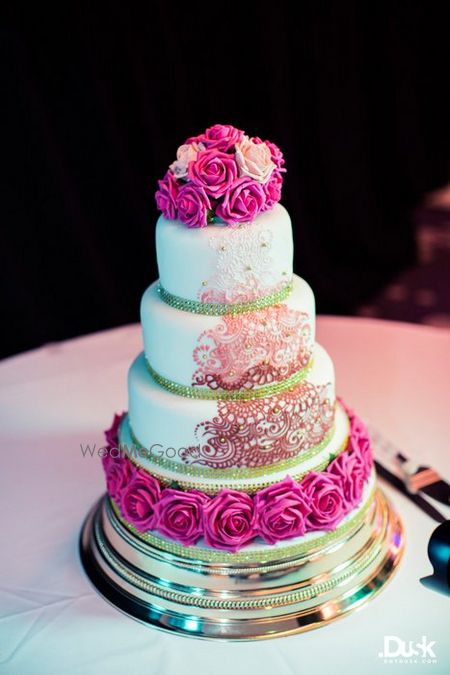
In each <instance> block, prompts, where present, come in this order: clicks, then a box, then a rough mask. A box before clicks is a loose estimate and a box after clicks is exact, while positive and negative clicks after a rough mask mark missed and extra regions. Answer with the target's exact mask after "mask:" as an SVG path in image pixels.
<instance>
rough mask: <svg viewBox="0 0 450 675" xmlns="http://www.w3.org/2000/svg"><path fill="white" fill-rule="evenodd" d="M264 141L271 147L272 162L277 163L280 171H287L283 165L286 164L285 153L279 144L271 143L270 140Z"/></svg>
mask: <svg viewBox="0 0 450 675" xmlns="http://www.w3.org/2000/svg"><path fill="white" fill-rule="evenodd" d="M264 143H265V144H266V145H267V147H268V148H269V150H270V155H271V157H272V162H273V163H274V164H275V166H276V167H277V169H279V170H280V171H286V169H283V166H284V165H285V161H284V157H283V153H282V152H281V150H280V148H279V147H278V145H275V143H271V142H270V141H264Z"/></svg>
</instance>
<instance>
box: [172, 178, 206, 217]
mask: <svg viewBox="0 0 450 675" xmlns="http://www.w3.org/2000/svg"><path fill="white" fill-rule="evenodd" d="M177 207H178V217H179V218H180V220H181V221H183V223H185V224H186V225H187V226H188V227H206V225H207V224H208V211H209V210H210V209H211V202H210V201H209V197H208V195H207V194H206V192H205V190H204V189H203V188H202V187H200V185H192V184H191V183H187V184H186V185H183V187H182V188H180V191H179V192H178V197H177Z"/></svg>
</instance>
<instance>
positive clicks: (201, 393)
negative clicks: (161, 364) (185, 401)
mask: <svg viewBox="0 0 450 675" xmlns="http://www.w3.org/2000/svg"><path fill="white" fill-rule="evenodd" d="M145 363H146V366H147V370H148V372H149V373H150V375H151V376H152V378H153V379H154V381H155V382H156V383H157V384H159V385H160V386H161V387H163V388H164V389H167V391H170V393H171V394H177V395H178V396H184V397H185V398H194V399H201V400H204V401H251V400H254V399H256V398H266V397H267V396H274V395H275V394H280V393H281V392H283V391H287V390H288V389H291V388H292V387H295V386H296V385H297V384H299V383H300V382H301V381H302V380H303V379H304V378H305V377H306V375H307V374H308V373H309V371H310V370H311V368H312V365H313V360H312V359H311V360H310V361H309V363H308V364H307V365H306V366H305V367H304V368H301V369H300V370H297V372H296V373H294V374H293V375H291V376H290V377H287V378H286V379H285V380H281V381H280V382H273V383H272V384H267V385H264V386H263V387H258V389H231V390H223V389H221V390H217V389H207V388H206V387H190V386H189V385H186V384H179V383H178V382H173V380H169V379H168V378H167V377H164V376H163V375H160V374H159V373H157V372H156V370H154V369H153V368H152V366H151V365H150V363H149V362H148V359H145Z"/></svg>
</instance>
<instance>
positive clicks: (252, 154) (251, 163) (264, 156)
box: [236, 136, 275, 183]
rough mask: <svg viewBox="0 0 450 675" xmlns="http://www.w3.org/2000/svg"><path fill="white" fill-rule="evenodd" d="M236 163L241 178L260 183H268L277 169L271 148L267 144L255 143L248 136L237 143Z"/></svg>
mask: <svg viewBox="0 0 450 675" xmlns="http://www.w3.org/2000/svg"><path fill="white" fill-rule="evenodd" d="M236 163H237V165H238V167H239V175H240V176H248V177H249V178H253V180H257V181H259V182H260V183H266V182H267V181H268V180H269V178H270V176H271V174H272V171H273V170H274V169H275V164H274V162H273V161H272V154H271V152H270V148H269V147H268V146H267V145H266V144H265V143H255V142H254V141H253V140H252V139H250V138H248V136H244V137H243V139H242V140H241V141H240V142H239V143H236Z"/></svg>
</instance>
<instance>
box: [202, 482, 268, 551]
mask: <svg viewBox="0 0 450 675" xmlns="http://www.w3.org/2000/svg"><path fill="white" fill-rule="evenodd" d="M203 518H204V520H203V529H204V535H205V541H206V543H207V544H208V546H212V547H213V548H220V549H223V550H225V551H232V552H235V551H238V550H239V549H240V548H242V546H243V545H244V544H246V543H247V542H248V541H250V540H251V539H253V538H254V537H255V536H256V529H255V510H254V506H253V500H252V498H251V497H250V496H249V495H247V494H246V493H245V492H238V491H237V490H226V489H225V490H221V491H220V492H219V494H218V495H216V496H215V497H213V498H212V499H211V501H209V502H208V503H207V504H206V505H205V507H204V511H203Z"/></svg>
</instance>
